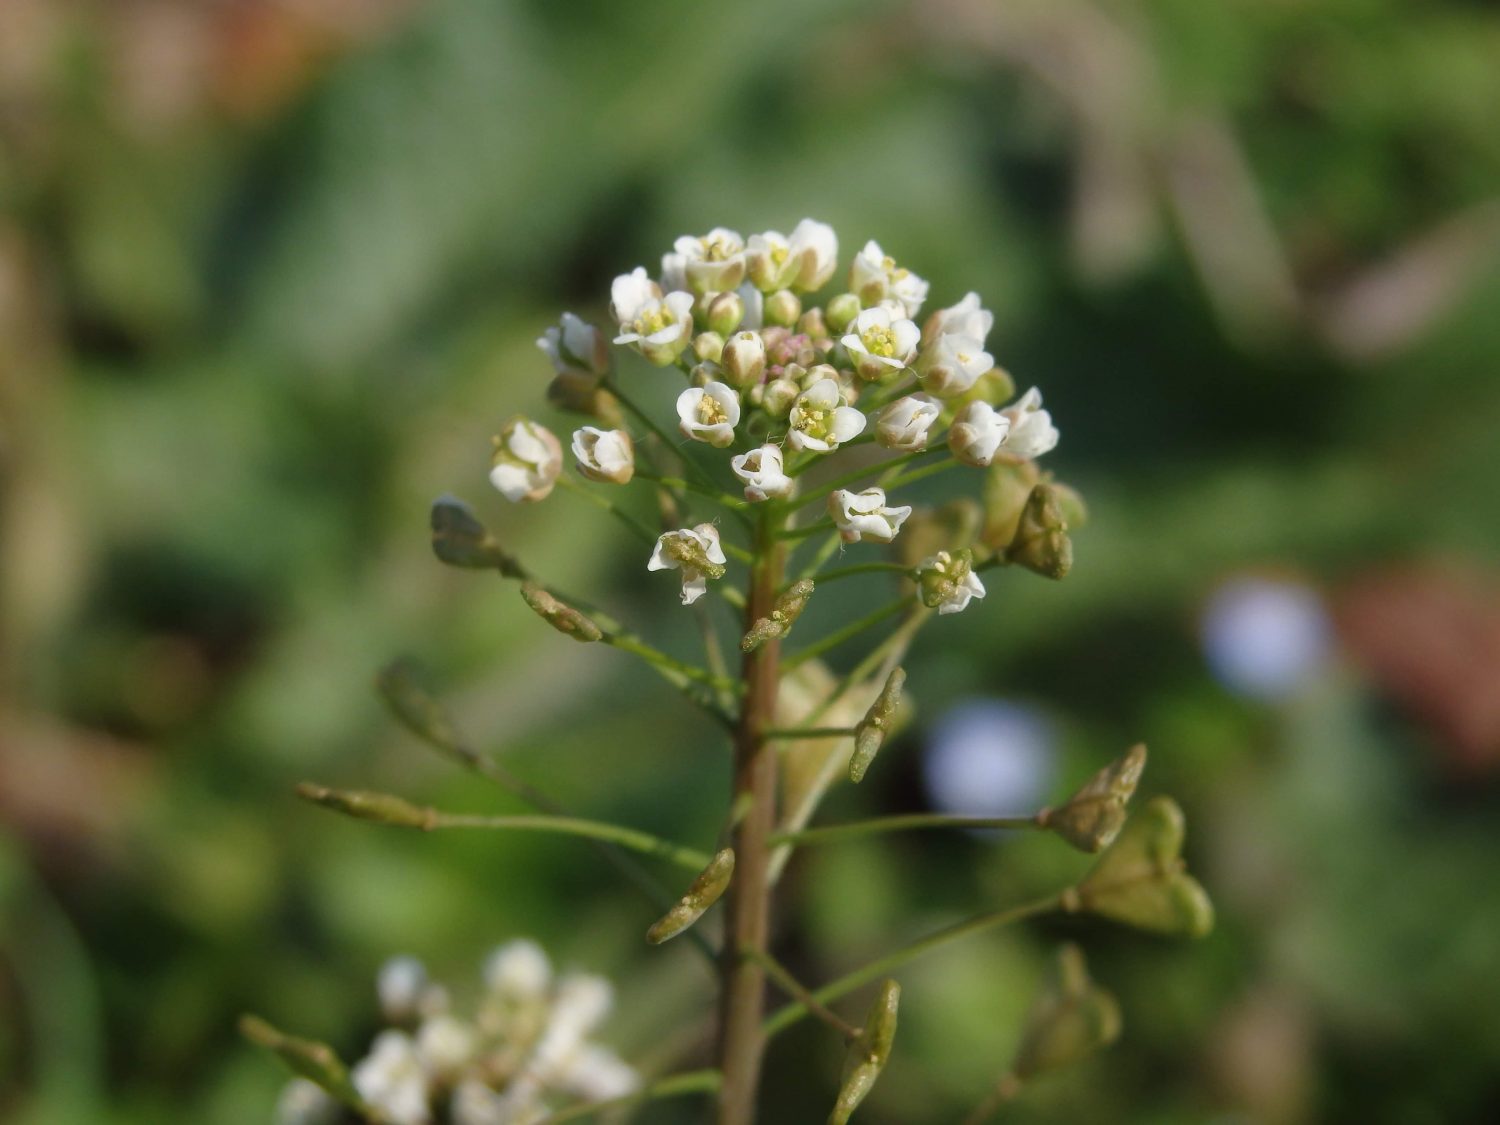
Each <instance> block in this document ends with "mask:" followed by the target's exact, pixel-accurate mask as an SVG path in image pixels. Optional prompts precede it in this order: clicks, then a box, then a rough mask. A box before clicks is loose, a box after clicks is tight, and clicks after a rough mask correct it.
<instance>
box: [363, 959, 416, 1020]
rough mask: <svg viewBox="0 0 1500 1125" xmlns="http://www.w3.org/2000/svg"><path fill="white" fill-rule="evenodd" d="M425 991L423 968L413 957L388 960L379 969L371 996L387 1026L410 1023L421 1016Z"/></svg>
mask: <svg viewBox="0 0 1500 1125" xmlns="http://www.w3.org/2000/svg"><path fill="white" fill-rule="evenodd" d="M426 990H427V966H425V965H423V964H422V962H420V961H418V960H417V959H416V958H415V957H392V958H391V959H390V960H389V961H387V962H386V963H385V964H384V965H382V966H380V972H379V974H378V975H377V976H376V978H375V994H376V995H377V996H378V997H379V998H380V1011H381V1014H382V1015H384V1016H385V1018H386V1019H387V1020H388V1021H389V1022H391V1023H410V1022H412V1021H414V1020H416V1019H417V1017H418V1016H419V1015H420V1014H421V1004H422V994H423V993H424V992H426Z"/></svg>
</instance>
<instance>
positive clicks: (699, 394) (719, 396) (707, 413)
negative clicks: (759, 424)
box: [677, 383, 740, 449]
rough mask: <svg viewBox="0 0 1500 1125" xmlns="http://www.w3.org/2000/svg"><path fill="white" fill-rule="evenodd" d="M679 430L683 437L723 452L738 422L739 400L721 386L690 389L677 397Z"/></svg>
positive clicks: (732, 391) (732, 440)
mask: <svg viewBox="0 0 1500 1125" xmlns="http://www.w3.org/2000/svg"><path fill="white" fill-rule="evenodd" d="M677 419H678V427H677V428H678V429H680V430H681V431H682V436H683V437H688V438H692V439H693V440H694V441H706V442H708V444H709V445H714V446H718V447H719V448H721V449H722V448H723V447H724V446H726V445H730V444H732V443H733V442H734V428H735V426H737V425H739V422H740V399H739V396H738V395H737V394H735V393H734V388H733V387H730V386H726V385H725V384H723V383H705V384H704V385H703V386H701V387H689V388H688V389H687V390H685V391H683V392H682V394H680V395H678V396H677Z"/></svg>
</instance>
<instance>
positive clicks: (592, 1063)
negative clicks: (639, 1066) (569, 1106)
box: [553, 1043, 641, 1102]
mask: <svg viewBox="0 0 1500 1125" xmlns="http://www.w3.org/2000/svg"><path fill="white" fill-rule="evenodd" d="M553 1080H554V1081H555V1082H556V1083H557V1085H558V1086H560V1087H562V1088H563V1089H564V1090H566V1091H567V1092H568V1093H570V1094H572V1095H573V1096H575V1097H578V1098H582V1099H583V1100H584V1101H590V1102H602V1101H608V1100H609V1099H610V1098H623V1097H625V1096H626V1095H627V1094H633V1093H635V1092H636V1091H637V1090H638V1089H640V1086H641V1079H640V1076H639V1075H638V1074H636V1072H635V1071H634V1070H633V1069H632V1068H631V1067H630V1066H629V1065H627V1064H626V1063H625V1062H624V1061H623V1060H621V1058H620V1056H619V1055H617V1054H615V1053H614V1052H613V1051H611V1050H609V1048H607V1047H601V1046H599V1045H598V1044H596V1043H584V1044H582V1045H581V1046H579V1047H578V1049H577V1050H575V1051H574V1052H573V1054H572V1055H571V1056H570V1057H569V1058H568V1059H567V1060H566V1061H565V1062H564V1063H563V1064H562V1066H560V1067H559V1068H558V1070H557V1073H556V1075H555V1077H554V1079H553Z"/></svg>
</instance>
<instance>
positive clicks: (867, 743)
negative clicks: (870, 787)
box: [849, 668, 906, 785]
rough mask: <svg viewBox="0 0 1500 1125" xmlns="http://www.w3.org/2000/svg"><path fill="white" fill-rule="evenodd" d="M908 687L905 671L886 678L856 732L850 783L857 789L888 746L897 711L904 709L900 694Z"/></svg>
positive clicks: (900, 670) (895, 672)
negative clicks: (884, 747)
mask: <svg viewBox="0 0 1500 1125" xmlns="http://www.w3.org/2000/svg"><path fill="white" fill-rule="evenodd" d="M905 685H906V670H905V669H903V668H896V669H895V670H893V671H892V672H891V674H890V675H889V676H888V677H886V681H885V687H883V688H881V689H880V694H879V695H878V696H876V697H875V702H874V703H872V704H871V705H870V709H869V711H867V712H866V713H865V717H864V718H863V719H861V720H860V721H859V724H858V725H857V726H856V727H855V728H854V753H853V755H852V756H851V757H850V759H849V780H850V781H852V782H854V783H855V784H856V785H858V784H859V783H860V782H861V781H863V780H864V779H865V773H866V772H867V771H868V770H869V768H870V763H871V762H873V761H874V760H875V755H876V754H878V753H880V748H881V746H882V745H884V744H885V736H886V735H887V734H889V733H890V730H891V727H892V725H893V724H894V723H895V721H896V708H897V707H899V706H900V705H901V691H902V688H904V687H905Z"/></svg>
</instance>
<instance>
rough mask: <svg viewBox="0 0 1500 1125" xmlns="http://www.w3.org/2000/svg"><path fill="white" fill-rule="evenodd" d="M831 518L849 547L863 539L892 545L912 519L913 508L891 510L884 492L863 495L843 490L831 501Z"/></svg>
mask: <svg viewBox="0 0 1500 1125" xmlns="http://www.w3.org/2000/svg"><path fill="white" fill-rule="evenodd" d="M828 514H829V515H830V516H832V517H833V522H834V525H835V526H836V527H837V528H838V529H839V538H841V539H842V540H843V541H844V542H845V543H858V542H859V541H860V540H861V539H869V540H870V541H871V542H874V543H889V542H890V541H891V540H892V539H894V538H896V533H897V532H898V531H900V530H901V525H902V524H903V523H905V522H906V517H907V516H909V515H911V506H910V505H902V506H901V507H897V508H890V507H887V506H886V502H885V490H884V489H883V488H867V489H865V490H864V491H863V492H850V491H849V490H848V489H845V488H840V489H838V490H836V491H835V492H833V493H831V494H830V495H829V497H828Z"/></svg>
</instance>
